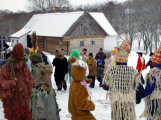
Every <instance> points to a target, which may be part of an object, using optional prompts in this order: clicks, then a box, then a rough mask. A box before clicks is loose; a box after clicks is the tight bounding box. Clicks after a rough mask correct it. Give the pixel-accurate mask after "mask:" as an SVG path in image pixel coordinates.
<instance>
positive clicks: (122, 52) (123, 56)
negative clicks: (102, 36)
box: [115, 34, 131, 62]
mask: <svg viewBox="0 0 161 120" xmlns="http://www.w3.org/2000/svg"><path fill="white" fill-rule="evenodd" d="M124 35H125V34H124ZM130 51H131V49H130V43H129V41H128V38H127V36H126V35H125V40H123V42H122V43H121V45H120V46H119V47H118V48H117V52H116V55H115V60H116V61H117V62H128V57H129V54H130Z"/></svg>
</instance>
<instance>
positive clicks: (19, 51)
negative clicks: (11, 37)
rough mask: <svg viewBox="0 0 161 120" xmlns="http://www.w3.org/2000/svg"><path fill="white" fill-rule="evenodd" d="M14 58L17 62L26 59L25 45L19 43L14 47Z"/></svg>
mask: <svg viewBox="0 0 161 120" xmlns="http://www.w3.org/2000/svg"><path fill="white" fill-rule="evenodd" d="M11 54H12V57H14V58H15V59H17V60H23V57H24V48H23V45H22V44H21V43H17V44H16V45H15V46H14V47H13V51H12V53H11Z"/></svg>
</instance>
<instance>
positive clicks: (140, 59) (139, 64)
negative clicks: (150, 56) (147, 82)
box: [136, 52, 145, 84]
mask: <svg viewBox="0 0 161 120" xmlns="http://www.w3.org/2000/svg"><path fill="white" fill-rule="evenodd" d="M137 54H138V62H137V66H136V69H137V70H138V72H139V73H140V75H141V82H142V84H144V78H143V76H142V70H144V69H145V59H144V58H143V53H142V52H137Z"/></svg>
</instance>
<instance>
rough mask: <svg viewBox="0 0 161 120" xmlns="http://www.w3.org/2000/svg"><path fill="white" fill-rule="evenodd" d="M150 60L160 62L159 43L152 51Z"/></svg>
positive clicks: (160, 47) (160, 51)
mask: <svg viewBox="0 0 161 120" xmlns="http://www.w3.org/2000/svg"><path fill="white" fill-rule="evenodd" d="M151 60H152V61H153V62H155V63H158V64H161V45H160V46H159V48H158V49H157V50H156V51H155V52H154V54H153V56H152V57H151Z"/></svg>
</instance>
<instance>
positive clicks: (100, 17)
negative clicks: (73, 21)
mask: <svg viewBox="0 0 161 120" xmlns="http://www.w3.org/2000/svg"><path fill="white" fill-rule="evenodd" d="M89 14H90V15H91V17H93V19H95V20H96V22H97V23H98V24H99V25H100V26H101V27H102V29H103V30H105V32H106V33H107V34H108V35H110V36H111V35H117V33H116V31H115V30H114V29H113V27H112V26H111V24H110V23H109V21H108V20H107V19H106V17H105V16H104V14H103V13H96V12H89Z"/></svg>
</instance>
